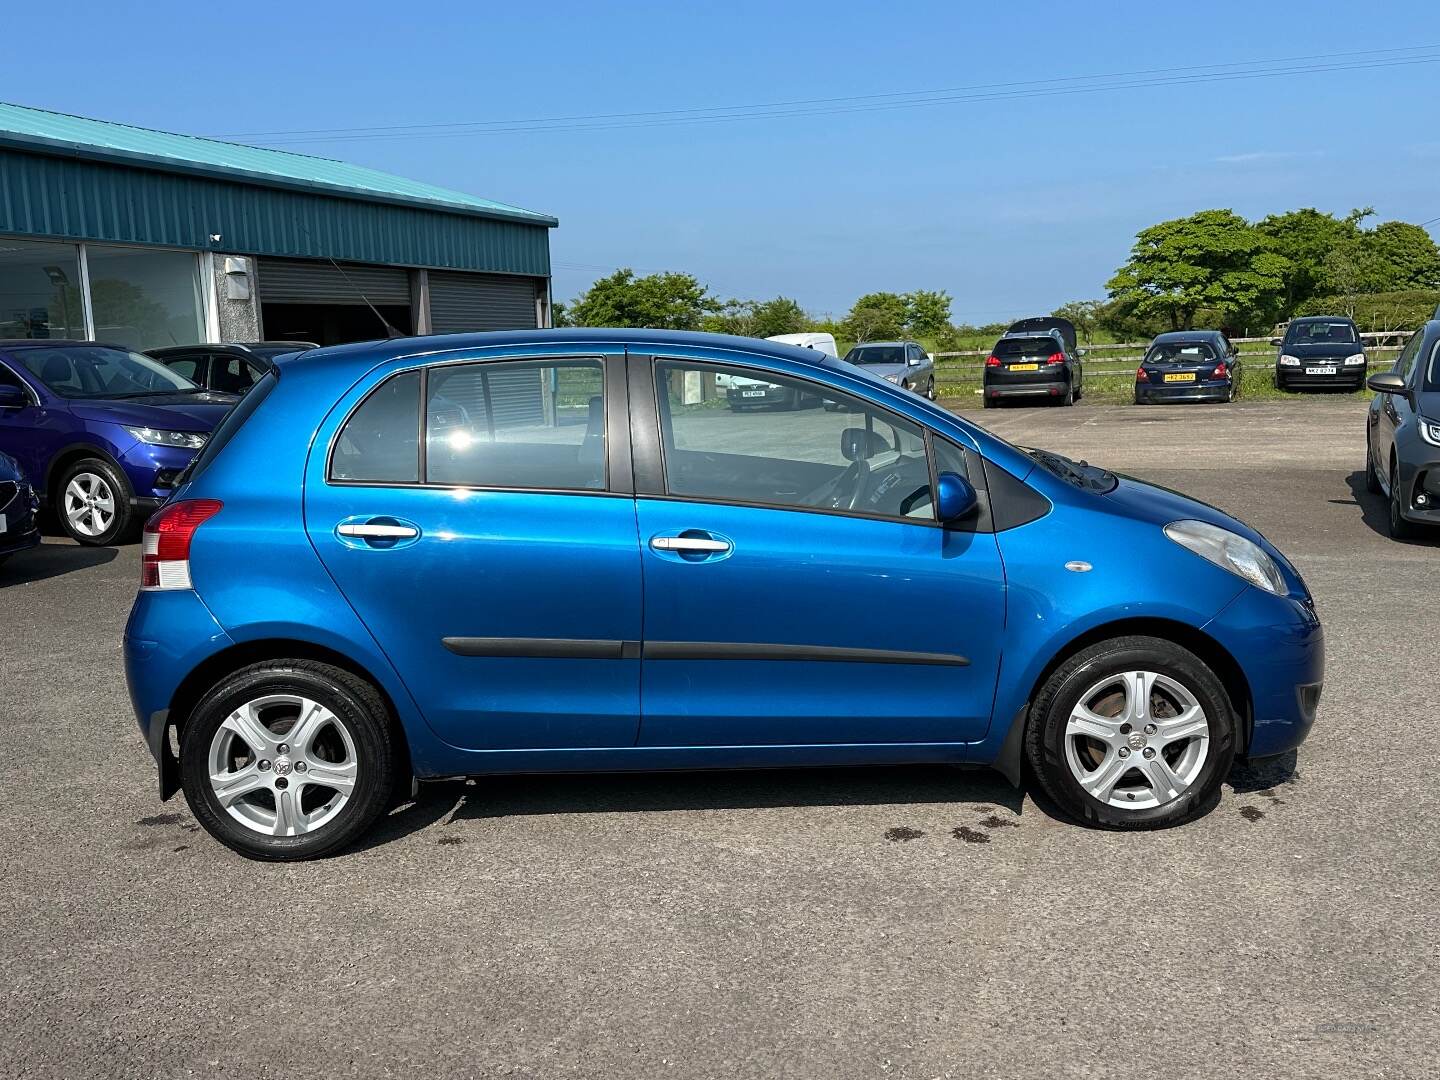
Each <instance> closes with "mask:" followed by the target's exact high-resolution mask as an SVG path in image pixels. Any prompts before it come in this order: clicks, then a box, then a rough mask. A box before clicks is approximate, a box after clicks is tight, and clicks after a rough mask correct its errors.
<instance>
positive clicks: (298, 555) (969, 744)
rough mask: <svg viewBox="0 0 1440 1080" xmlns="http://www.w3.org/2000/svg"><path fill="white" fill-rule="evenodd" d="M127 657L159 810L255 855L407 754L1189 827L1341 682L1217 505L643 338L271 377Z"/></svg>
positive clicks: (706, 340) (397, 782) (371, 815)
mask: <svg viewBox="0 0 1440 1080" xmlns="http://www.w3.org/2000/svg"><path fill="white" fill-rule="evenodd" d="M717 376H731V377H737V378H755V379H760V380H763V381H765V382H771V383H775V384H777V385H781V386H786V387H789V388H790V389H792V390H793V391H796V392H798V393H800V394H803V395H806V396H813V397H816V398H819V399H820V400H821V401H823V402H834V403H836V404H838V405H839V406H840V408H839V409H837V410H836V411H833V412H832V411H826V410H822V409H810V410H805V411H800V412H776V413H765V414H751V413H735V412H732V411H730V410H728V409H725V408H717V407H716V406H717V405H718V404H719V403H720V398H719V397H718V393H719V392H718V391H714V390H713V389H707V387H713V385H714V379H715V377H717ZM422 431H423V435H422ZM124 653H125V664H126V673H127V676H128V680H129V686H130V693H131V698H132V700H133V703H134V707H135V712H136V715H137V717H138V719H139V723H140V728H141V732H142V733H143V735H144V737H145V739H146V741H147V742H148V743H149V746H150V749H151V751H152V753H153V754H154V755H155V757H156V759H157V761H158V762H159V772H160V794H161V797H162V798H163V797H168V796H169V795H170V794H171V793H172V792H173V791H174V790H175V788H176V786H177V784H178V785H179V786H181V787H183V789H184V792H185V797H186V799H187V801H188V802H189V804H190V806H191V808H192V810H193V811H194V814H195V817H196V819H197V820H198V821H199V822H200V823H201V824H202V825H203V826H204V827H205V828H206V829H207V830H209V831H210V833H211V834H212V835H214V836H215V837H216V838H218V839H219V840H220V841H221V842H222V843H224V844H227V845H229V846H230V847H232V848H234V849H235V850H237V851H240V852H242V853H244V854H246V855H250V856H254V857H257V858H266V859H295V858H303V857H306V856H312V855H318V854H321V853H324V852H328V851H332V850H334V849H336V848H338V847H340V846H342V845H344V844H346V843H348V842H350V841H352V840H354V839H355V838H356V837H358V836H359V835H360V834H361V833H362V832H364V831H365V830H366V829H367V828H368V827H369V826H370V824H371V823H372V822H374V821H375V819H376V817H377V816H378V815H379V814H381V813H382V812H383V811H384V810H385V809H386V808H387V807H388V806H389V805H390V804H391V801H392V798H393V797H394V796H395V793H396V792H397V791H403V792H406V793H408V791H409V779H410V777H411V776H412V775H413V776H415V777H418V778H420V779H429V778H434V777H451V776H459V775H470V774H482V773H537V772H551V771H559V772H575V771H585V770H604V771H613V770H638V769H706V768H752V767H768V766H799V765H859V764H870V763H898V762H954V763H979V764H986V765H993V766H995V767H997V768H999V769H1000V770H1002V771H1003V772H1004V773H1005V774H1006V775H1008V776H1009V777H1011V778H1012V780H1018V779H1019V777H1020V776H1021V773H1022V770H1023V769H1025V768H1027V767H1028V768H1029V769H1030V770H1032V771H1033V773H1034V775H1035V776H1037V777H1038V779H1039V782H1040V783H1041V784H1042V785H1043V786H1044V788H1045V790H1046V791H1047V792H1048V793H1049V794H1050V796H1051V797H1052V798H1053V799H1054V801H1055V803H1056V804H1057V805H1058V806H1060V807H1061V808H1063V809H1064V810H1065V811H1066V812H1067V813H1069V814H1070V815H1072V816H1074V817H1075V818H1076V819H1078V820H1080V821H1083V822H1087V823H1090V824H1095V825H1105V826H1114V827H1118V828H1151V827H1157V826H1162V825H1169V824H1173V823H1176V822H1180V821H1184V820H1186V819H1188V818H1191V817H1194V816H1195V815H1197V814H1200V813H1202V812H1204V810H1205V809H1206V808H1207V807H1208V806H1209V805H1211V804H1212V802H1213V800H1214V798H1215V796H1216V794H1217V792H1218V790H1219V787H1220V784H1221V781H1222V780H1223V779H1224V777H1225V775H1226V773H1227V771H1228V769H1229V767H1230V763H1231V761H1232V759H1233V758H1234V757H1235V755H1236V754H1237V753H1243V754H1248V755H1251V756H1267V755H1273V754H1279V753H1281V752H1284V751H1288V750H1290V749H1291V748H1293V747H1294V746H1296V745H1297V744H1298V743H1300V741H1301V740H1302V739H1303V738H1304V737H1305V735H1306V732H1307V731H1308V730H1309V728H1310V726H1311V722H1312V720H1313V718H1314V715H1315V708H1316V703H1317V701H1318V698H1319V694H1320V684H1321V680H1322V678H1323V668H1324V648H1323V641H1322V635H1321V629H1320V623H1319V620H1318V619H1317V618H1316V615H1315V611H1314V608H1313V606H1312V603H1311V600H1310V596H1309V593H1308V592H1307V591H1306V588H1305V585H1304V583H1303V582H1302V581H1301V579H1300V577H1299V576H1298V575H1297V574H1296V573H1295V571H1294V569H1293V568H1292V567H1291V566H1290V564H1289V563H1288V562H1286V561H1285V559H1284V557H1283V556H1282V555H1281V554H1280V553H1279V552H1278V551H1276V550H1275V548H1274V547H1273V546H1271V545H1270V544H1269V543H1268V542H1267V541H1266V540H1265V538H1264V537H1262V536H1260V534H1258V533H1256V532H1255V531H1254V530H1253V529H1250V528H1249V527H1247V526H1246V525H1244V524H1242V523H1240V522H1239V521H1236V520H1235V519H1234V518H1231V517H1228V516H1227V515H1225V514H1223V513H1221V512H1220V511H1218V510H1216V509H1214V508H1212V507H1209V506H1206V505H1205V504H1203V503H1199V502H1196V501H1194V500H1191V499H1187V498H1185V497H1184V496H1181V495H1178V494H1175V493H1173V492H1170V491H1167V490H1165V489H1163V488H1158V487H1153V486H1151V485H1149V484H1144V483H1141V482H1139V481H1137V480H1131V479H1126V478H1123V477H1118V476H1115V475H1112V474H1111V473H1108V472H1105V471H1104V470H1102V469H1099V468H1095V467H1093V466H1087V465H1085V464H1083V463H1077V462H1074V461H1070V460H1068V459H1066V458H1064V457H1061V456H1059V455H1057V454H1052V453H1047V452H1045V451H1040V450H1032V451H1026V450H1022V449H1020V448H1018V447H1015V446H1011V445H1010V444H1008V443H1006V442H1004V441H1003V440H1001V439H998V438H996V437H995V436H993V435H991V434H988V433H987V432H985V431H984V430H983V429H982V428H979V427H977V426H975V425H974V424H971V423H969V422H967V421H965V420H962V419H960V418H958V417H956V416H954V415H952V414H951V413H949V412H947V411H945V410H944V409H941V408H939V407H938V406H935V405H932V404H931V403H930V402H928V401H926V400H924V399H923V398H921V397H919V396H917V395H915V394H913V393H907V392H905V391H903V390H901V389H900V387H898V386H896V385H894V384H892V383H889V382H887V381H885V380H883V379H878V378H875V377H873V376H872V375H870V374H869V373H868V372H867V371H866V369H865V368H863V367H855V366H854V365H851V364H846V363H843V362H840V361H836V360H834V359H833V358H830V357H826V356H823V355H821V354H818V353H816V352H813V351H810V350H805V349H798V348H792V347H788V346H784V345H777V344H771V343H767V342H759V341H755V340H753V339H743V338H731V337H719V336H710V335H699V334H693V335H692V334H681V333H672V332H662V331H643V330H603V331H596V330H570V331H564V330H561V331H545V330H539V331H524V332H514V333H507V334H477V335H469V336H455V337H441V338H418V339H411V340H397V341H386V342H376V343H368V344H364V345H353V346H339V347H335V348H327V349H322V350H317V351H315V352H312V353H308V354H306V355H305V356H304V357H282V358H280V359H279V360H278V361H277V362H276V365H275V369H274V370H273V371H272V372H270V373H269V374H267V375H266V376H265V378H264V379H262V380H261V382H260V384H259V385H258V386H256V387H255V389H254V390H253V391H251V393H250V394H249V395H247V396H246V397H245V398H244V399H243V401H242V402H241V404H240V405H239V406H238V407H237V408H236V410H235V411H234V412H233V413H231V415H230V416H229V418H228V419H227V420H226V421H225V422H224V423H223V424H222V425H221V427H220V428H219V429H218V431H217V432H216V434H215V437H214V439H212V440H211V442H210V443H209V445H208V446H206V448H205V450H204V451H203V452H202V453H201V455H200V457H199V459H198V460H197V462H196V465H195V468H194V470H193V471H192V472H191V474H190V476H189V477H188V478H187V479H186V481H185V482H184V483H183V484H182V485H181V487H180V488H179V490H178V491H177V492H176V494H175V498H174V499H173V500H172V501H171V502H170V503H169V504H167V505H166V507H165V508H164V509H163V510H161V511H160V513H158V514H157V515H156V516H155V517H154V518H153V519H152V520H151V521H150V523H149V524H148V525H147V526H146V536H145V546H144V556H143V565H142V580H141V588H140V592H139V595H138V596H137V598H136V600H135V605H134V609H133V610H132V612H131V615H130V621H129V625H128V627H127V629H126V633H125V645H124ZM172 730H178V744H179V753H178V758H177V757H176V756H175V755H174V754H173V753H172V746H171V735H170V732H171V731H172ZM836 782H837V783H842V782H843V781H840V780H837V781H836ZM481 790H483V789H481Z"/></svg>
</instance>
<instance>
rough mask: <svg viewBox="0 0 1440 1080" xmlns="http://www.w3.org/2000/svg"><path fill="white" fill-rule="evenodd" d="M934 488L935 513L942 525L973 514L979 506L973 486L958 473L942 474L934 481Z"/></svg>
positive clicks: (977, 496) (978, 499) (978, 497)
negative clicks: (935, 489)
mask: <svg viewBox="0 0 1440 1080" xmlns="http://www.w3.org/2000/svg"><path fill="white" fill-rule="evenodd" d="M935 487H936V488H937V491H936V494H935V511H936V516H938V517H939V519H940V522H941V523H942V524H944V523H945V522H948V521H955V520H957V519H959V518H962V517H964V516H965V515H967V514H971V513H974V511H975V508H976V507H977V506H979V505H980V496H979V495H977V494H976V493H975V488H974V486H973V485H972V484H971V483H970V481H969V480H966V479H965V477H963V476H961V475H960V474H959V473H953V472H942V473H941V474H940V475H939V476H938V477H936V479H935Z"/></svg>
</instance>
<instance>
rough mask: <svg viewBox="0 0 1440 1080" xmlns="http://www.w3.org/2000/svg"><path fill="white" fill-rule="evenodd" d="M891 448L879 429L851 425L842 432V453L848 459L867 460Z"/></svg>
mask: <svg viewBox="0 0 1440 1080" xmlns="http://www.w3.org/2000/svg"><path fill="white" fill-rule="evenodd" d="M889 449H890V443H889V441H888V440H887V439H886V438H885V436H884V435H881V434H880V433H879V432H878V431H866V430H865V429H864V428H858V427H849V428H846V429H845V430H844V431H842V432H841V433H840V453H841V454H843V455H844V456H845V460H846V461H865V460H868V459H870V458H872V457H874V456H875V455H876V454H883V453H884V452H885V451H886V450H889Z"/></svg>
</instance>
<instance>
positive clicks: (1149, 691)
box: [1065, 671, 1210, 810]
mask: <svg viewBox="0 0 1440 1080" xmlns="http://www.w3.org/2000/svg"><path fill="white" fill-rule="evenodd" d="M1209 746H1210V723H1209V720H1208V719H1207V718H1206V716H1205V710H1204V709H1203V708H1202V707H1201V705H1200V702H1199V700H1198V699H1197V698H1196V696H1195V694H1194V693H1193V692H1192V691H1191V690H1189V689H1188V688H1187V687H1186V686H1184V685H1183V684H1182V683H1181V682H1179V681H1178V680H1176V679H1174V678H1172V677H1170V676H1169V675H1163V674H1160V673H1159V672H1155V671H1126V672H1120V673H1117V674H1114V675H1109V676H1107V677H1106V678H1104V679H1102V680H1100V681H1099V682H1097V683H1095V684H1094V685H1093V686H1091V687H1090V689H1088V690H1086V691H1085V693H1083V694H1081V695H1080V699H1079V701H1078V702H1076V704H1075V707H1074V708H1073V709H1072V710H1071V712H1070V717H1069V719H1068V720H1067V721H1066V723H1065V761H1066V764H1067V765H1068V766H1069V768H1070V774H1071V775H1072V776H1073V777H1074V778H1075V780H1076V782H1077V783H1078V784H1079V785H1080V786H1081V787H1082V788H1083V789H1084V790H1085V791H1086V792H1087V793H1089V795H1090V797H1091V798H1093V799H1095V800H1096V801H1098V802H1100V803H1103V804H1105V805H1107V806H1113V807H1118V808H1122V809H1128V810H1144V809H1150V808H1153V807H1158V806H1165V805H1166V804H1168V803H1171V802H1174V801H1175V800H1176V799H1178V798H1180V796H1182V795H1183V794H1185V792H1186V791H1188V790H1189V789H1190V786H1191V785H1192V784H1194V783H1195V781H1196V779H1197V778H1198V777H1199V775H1200V772H1201V770H1202V769H1203V768H1204V766H1205V759H1206V757H1207V755H1208V753H1209Z"/></svg>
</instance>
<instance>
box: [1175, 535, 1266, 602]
mask: <svg viewBox="0 0 1440 1080" xmlns="http://www.w3.org/2000/svg"><path fill="white" fill-rule="evenodd" d="M1165 535H1166V536H1168V537H1169V538H1170V539H1171V540H1174V541H1175V543H1177V544H1179V545H1180V546H1181V547H1184V548H1189V549H1190V550H1191V551H1193V552H1194V553H1195V554H1196V555H1199V556H1200V557H1201V558H1202V559H1207V560H1209V561H1210V562H1212V563H1214V564H1215V565H1216V566H1218V567H1220V569H1222V570H1229V571H1230V572H1231V573H1232V574H1235V575H1236V576H1237V577H1242V578H1244V579H1245V580H1246V581H1248V582H1250V584H1251V585H1255V586H1257V587H1259V588H1261V589H1264V590H1265V591H1266V592H1272V593H1275V594H1276V595H1277V596H1283V595H1284V594H1285V578H1284V577H1283V576H1281V574H1280V568H1279V567H1278V566H1276V565H1275V560H1274V559H1272V558H1270V556H1269V555H1266V554H1265V552H1264V550H1263V549H1262V548H1261V547H1260V546H1259V545H1258V544H1252V543H1251V542H1250V541H1249V540H1246V539H1245V537H1243V536H1240V535H1239V534H1238V533H1233V532H1231V531H1230V530H1229V529H1222V528H1220V527H1219V526H1218V525H1211V524H1210V523H1209V522H1206V521H1172V522H1171V523H1170V524H1169V525H1166V526H1165Z"/></svg>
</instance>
